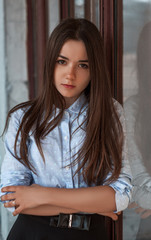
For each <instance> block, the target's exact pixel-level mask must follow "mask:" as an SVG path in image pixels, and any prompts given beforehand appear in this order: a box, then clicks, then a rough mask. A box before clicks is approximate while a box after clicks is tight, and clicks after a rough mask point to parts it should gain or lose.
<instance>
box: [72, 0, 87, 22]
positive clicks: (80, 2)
mask: <svg viewBox="0 0 151 240" xmlns="http://www.w3.org/2000/svg"><path fill="white" fill-rule="evenodd" d="M84 4H85V1H84V0H74V10H75V14H74V15H75V17H76V18H84Z"/></svg>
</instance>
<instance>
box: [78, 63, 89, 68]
mask: <svg viewBox="0 0 151 240" xmlns="http://www.w3.org/2000/svg"><path fill="white" fill-rule="evenodd" d="M79 67H80V68H84V69H88V68H89V66H88V65H87V64H84V63H81V64H79Z"/></svg>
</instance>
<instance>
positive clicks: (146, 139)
mask: <svg viewBox="0 0 151 240" xmlns="http://www.w3.org/2000/svg"><path fill="white" fill-rule="evenodd" d="M68 17H75V18H77V17H80V18H86V19H89V20H90V21H92V22H93V23H94V24H96V26H97V27H98V29H99V30H100V34H101V35H102V37H103V39H104V46H105V53H106V59H107V65H108V69H109V74H110V79H111V86H112V93H113V97H114V98H116V99H117V100H118V101H119V102H120V103H121V104H123V107H124V110H125V116H126V126H127V140H128V147H129V153H128V154H129V160H130V165H131V169H132V174H133V178H134V180H133V184H134V192H133V198H132V200H131V204H130V206H129V208H128V209H127V210H125V211H124V213H123V215H121V216H120V217H119V220H118V221H117V222H116V223H114V222H112V221H111V220H110V219H108V218H106V226H107V228H108V232H109V239H110V240H111V239H112V240H122V239H123V240H135V239H136V240H137V239H139V240H145V239H151V229H150V222H151V217H150V216H151V210H150V209H151V194H150V193H151V178H150V176H151V164H150V163H151V158H150V157H151V153H150V149H151V147H150V145H151V130H150V129H151V128H150V117H151V110H150V109H151V106H150V103H151V94H150V93H151V65H150V61H151V44H150V43H151V23H150V21H151V0H13V1H12V0H0V134H1V133H2V131H3V128H4V125H5V120H6V116H7V113H8V111H9V110H10V109H11V108H12V107H13V106H15V105H16V104H18V103H20V102H23V101H26V100H28V99H31V98H34V97H35V96H36V95H37V94H38V91H39V89H40V88H41V85H42V76H43V62H44V58H45V49H46V44H47V39H48V36H49V35H50V34H51V32H52V30H53V29H54V27H55V26H56V25H57V24H58V23H59V22H60V21H61V20H62V19H64V18H68ZM3 156H4V147H3V139H2V138H0V164H1V162H2V160H3ZM0 207H1V208H0V240H5V239H6V236H7V234H8V231H9V230H10V228H11V226H12V224H13V222H14V221H15V218H14V217H12V215H11V214H10V213H8V211H6V210H5V209H4V208H3V206H2V204H1V205H0ZM100 239H101V236H100Z"/></svg>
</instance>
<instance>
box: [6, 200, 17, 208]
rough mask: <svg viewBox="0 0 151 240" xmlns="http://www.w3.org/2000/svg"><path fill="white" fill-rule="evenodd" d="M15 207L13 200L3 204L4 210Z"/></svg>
mask: <svg viewBox="0 0 151 240" xmlns="http://www.w3.org/2000/svg"><path fill="white" fill-rule="evenodd" d="M16 206H17V204H16V201H15V200H12V201H9V202H6V203H4V207H5V208H9V207H16Z"/></svg>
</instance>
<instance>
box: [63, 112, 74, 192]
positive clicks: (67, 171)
mask: <svg viewBox="0 0 151 240" xmlns="http://www.w3.org/2000/svg"><path fill="white" fill-rule="evenodd" d="M69 118H70V116H69V113H68V112H66V111H65V113H64V129H63V161H64V162H63V166H64V168H63V171H64V176H65V179H66V184H67V187H68V188H71V187H73V184H72V174H71V167H70V166H69V164H70V157H71V153H70V125H69V124H70V119H69Z"/></svg>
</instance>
